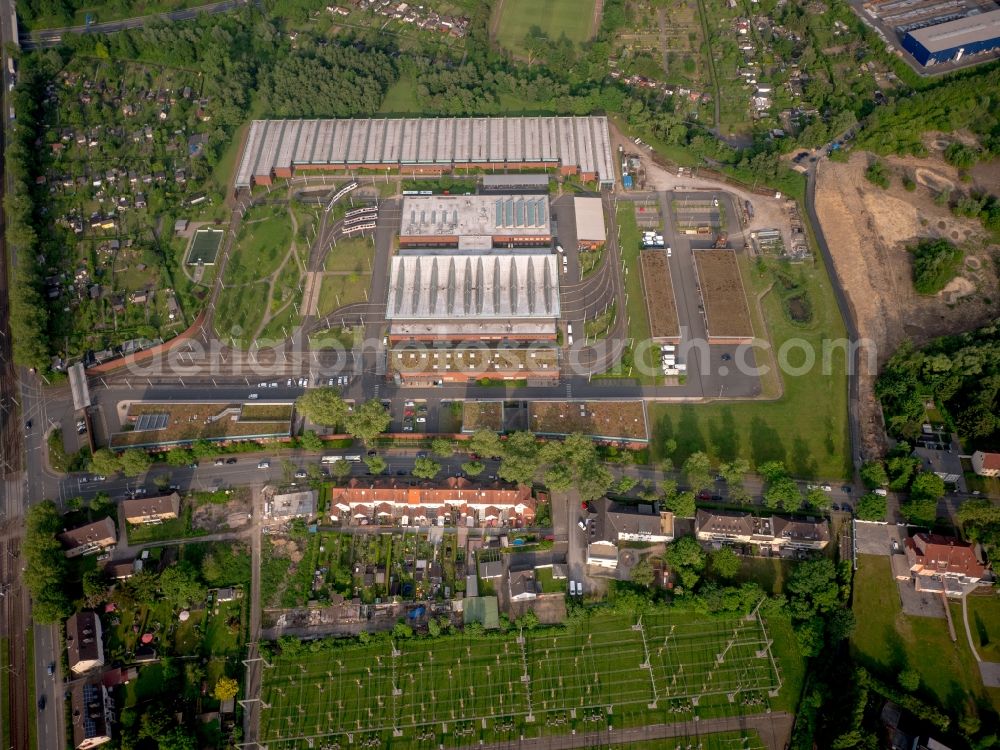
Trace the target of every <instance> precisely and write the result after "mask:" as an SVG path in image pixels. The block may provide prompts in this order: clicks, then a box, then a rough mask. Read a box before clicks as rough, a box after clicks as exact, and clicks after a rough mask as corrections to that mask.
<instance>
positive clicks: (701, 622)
mask: <svg viewBox="0 0 1000 750" xmlns="http://www.w3.org/2000/svg"><path fill="white" fill-rule="evenodd" d="M522 635H523V638H522V637H521V636H522ZM314 648H316V647H313V646H296V647H294V648H293V652H291V653H287V654H281V655H278V656H277V657H275V658H273V659H272V661H271V662H270V664H271V666H270V667H269V668H267V669H265V671H264V689H263V695H262V701H263V703H264V704H265V708H264V709H263V712H262V716H261V734H262V739H263V741H265V742H266V743H267V744H268V746H270V747H272V748H277V747H299V746H306V745H307V744H308V743H307V740H310V739H313V738H326V739H327V740H328V741H335V742H338V743H342V740H341V739H339V738H341V737H346V735H350V737H349V738H347V739H348V741H350V742H352V743H355V744H358V743H360V746H362V747H364V746H367V744H366V743H371V745H372V746H376V745H377V746H380V747H386V746H393V747H409V746H422V745H423V744H424V743H429V744H428V745H427V746H428V747H429V746H431V745H437V744H438V743H445V744H449V745H451V744H466V745H467V744H474V743H475V742H476V741H477V740H483V741H491V740H495V739H497V738H506V737H512V736H517V735H524V736H538V735H539V734H553V733H556V734H558V733H568V732H570V731H571V730H579V731H586V730H588V729H595V728H603V726H604V725H605V724H609V723H613V724H615V725H619V726H626V725H637V724H643V723H649V722H664V721H665V722H673V721H683V720H687V719H690V718H692V717H693V715H698V716H703V717H706V718H707V717H711V716H719V715H732V714H734V713H756V712H758V711H760V710H764V709H765V708H766V706H767V703H768V700H769V698H770V697H772V696H775V695H777V693H778V690H780V687H781V677H780V670H779V667H778V665H777V664H776V662H775V660H774V658H773V656H772V654H771V649H770V642H769V640H768V635H767V632H766V630H765V627H764V625H763V622H762V621H761V620H760V618H759V617H757V616H750V617H724V618H711V619H704V618H701V617H700V616H694V615H686V614H683V613H673V612H670V613H667V612H663V613H657V614H654V615H650V614H647V615H645V616H644V617H643V618H642V619H641V620H639V621H638V622H636V620H635V619H634V618H630V617H625V616H619V615H613V614H610V613H609V614H600V615H596V616H593V617H591V618H590V620H589V621H588V623H587V625H586V627H578V628H573V629H552V630H537V631H530V632H529V631H522V633H518V632H511V633H508V634H504V635H501V634H495V635H493V636H476V635H465V634H462V635H456V636H448V637H443V638H438V639H433V640H432V639H416V640H394V641H388V640H379V641H378V642H377V643H372V644H367V645H359V644H356V643H351V644H346V643H345V644H340V643H326V644H324V645H323V646H322V648H319V649H318V650H313V649H314Z"/></svg>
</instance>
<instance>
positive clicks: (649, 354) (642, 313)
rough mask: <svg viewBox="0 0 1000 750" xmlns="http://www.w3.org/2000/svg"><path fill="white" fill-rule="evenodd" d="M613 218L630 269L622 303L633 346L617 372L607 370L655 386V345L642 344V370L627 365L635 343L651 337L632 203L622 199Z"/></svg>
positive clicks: (636, 225) (629, 362)
mask: <svg viewBox="0 0 1000 750" xmlns="http://www.w3.org/2000/svg"><path fill="white" fill-rule="evenodd" d="M616 221H617V222H618V226H619V227H620V228H621V232H620V239H619V242H618V247H619V250H620V252H621V255H622V259H623V260H624V261H625V267H626V268H628V269H629V271H628V275H627V276H626V277H625V293H626V294H627V295H628V304H627V305H626V306H625V311H626V314H627V315H628V319H629V325H628V335H629V338H630V339H632V341H633V343H632V348H631V350H629V351H627V352H626V354H625V355H624V356H623V357H622V362H621V365H622V368H621V370H622V371H620V372H618V371H612V372H611V373H609V375H610V376H613V377H621V376H629V377H633V378H635V379H636V380H638V381H639V382H640V383H642V384H644V385H655V384H657V383H658V382H659V381H660V380H661V379H662V378H661V377H660V376H657V375H656V374H655V373H656V372H658V370H659V357H658V355H659V349H658V348H657V347H650V346H643V347H642V349H641V350H642V352H643V355H644V356H643V360H644V361H643V363H642V369H643V370H645V371H646V372H645V373H643V372H640V369H639V368H637V367H629V365H630V364H631V363H632V361H633V360H632V358H633V354H632V352H634V351H635V349H636V346H637V345H639V344H643V343H645V342H648V341H649V340H650V333H649V316H648V314H647V313H646V302H645V298H644V297H643V296H642V273H641V272H640V270H639V250H640V244H641V241H640V237H641V234H640V232H639V225H638V224H636V221H635V209H634V207H633V206H632V204H631V203H628V202H623V203H622V205H620V206H619V207H618V212H617V214H616Z"/></svg>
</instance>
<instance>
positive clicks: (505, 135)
mask: <svg viewBox="0 0 1000 750" xmlns="http://www.w3.org/2000/svg"><path fill="white" fill-rule="evenodd" d="M476 163H480V164H486V163H503V164H507V165H509V166H516V165H518V164H551V165H552V166H556V165H560V166H562V167H575V168H577V169H579V171H580V172H585V173H590V174H596V175H597V178H598V180H600V181H601V182H602V183H608V184H614V181H615V169H614V161H613V160H612V157H611V138H610V134H609V132H608V119H607V118H606V117H601V116H588V117H477V118H440V119H427V118H424V119H405V120H399V119H393V120H385V119H358V120H255V121H254V122H253V123H252V124H251V126H250V132H249V134H248V135H247V140H246V144H245V146H244V149H243V154H242V157H241V159H240V165H239V169H238V170H237V173H236V188H237V189H239V188H249V187H250V186H251V185H252V184H253V182H254V179H255V178H257V177H267V178H270V177H271V176H272V174H274V173H275V172H276V171H278V172H281V173H290V171H291V170H292V169H293V168H295V167H330V168H334V169H335V168H345V169H346V168H351V167H366V166H367V167H376V166H377V167H385V166H390V167H391V166H396V167H400V166H407V165H411V166H412V165H421V164H426V165H442V166H452V165H455V164H476Z"/></svg>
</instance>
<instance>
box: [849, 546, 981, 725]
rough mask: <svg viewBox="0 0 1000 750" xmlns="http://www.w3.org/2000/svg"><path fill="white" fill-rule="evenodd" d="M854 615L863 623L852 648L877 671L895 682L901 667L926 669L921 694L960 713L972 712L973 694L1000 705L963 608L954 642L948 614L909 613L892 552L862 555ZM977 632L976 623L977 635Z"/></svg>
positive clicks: (859, 626)
mask: <svg viewBox="0 0 1000 750" xmlns="http://www.w3.org/2000/svg"><path fill="white" fill-rule="evenodd" d="M953 614H955V610H954V609H953ZM854 615H855V617H856V619H857V623H858V624H857V629H856V630H855V632H854V636H853V638H852V639H851V648H852V650H853V652H854V654H855V657H856V658H857V660H858V661H859V663H860V664H861V665H862V666H865V667H867V668H868V669H870V670H871V671H872V672H873V673H874V674H875V675H877V676H879V677H881V678H882V679H885V680H887V681H889V682H891V683H895V682H896V680H895V675H897V674H899V672H901V671H902V670H904V669H907V668H909V669H915V670H916V671H917V672H918V673H919V674H920V683H921V684H920V688H919V689H918V691H917V693H918V695H920V696H921V697H923V698H926V699H929V700H932V701H933V702H935V703H937V704H939V705H941V706H942V707H943V708H944V709H945V710H946V711H948V712H949V713H952V714H956V715H959V716H960V715H962V714H963V713H966V712H967V710H968V706H969V703H970V699H981V700H988V701H992V703H993V705H994V706H998V705H1000V690H998V689H990V690H988V689H987V688H984V687H983V684H982V682H981V680H980V677H979V669H978V667H977V666H976V664H975V661H974V659H973V657H972V653H971V652H970V651H969V646H968V642H967V641H966V638H965V633H964V632H962V631H963V628H962V623H961V619H960V612H959V619H957V620H956V622H955V627H956V629H957V632H958V635H959V638H958V641H957V642H956V643H952V642H951V638H950V637H949V635H948V625H947V623H946V622H945V620H944V619H943V618H941V619H938V618H932V617H910V616H908V615H905V614H903V612H902V608H901V606H900V603H899V596H898V594H897V592H896V582H895V580H894V579H893V577H892V570H891V568H890V565H889V558H888V557H880V556H874V555H862V556H861V557H860V561H859V565H858V572H857V573H856V574H855V576H854ZM975 633H976V631H975V627H974V628H973V637H975Z"/></svg>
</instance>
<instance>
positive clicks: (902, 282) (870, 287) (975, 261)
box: [816, 154, 1000, 454]
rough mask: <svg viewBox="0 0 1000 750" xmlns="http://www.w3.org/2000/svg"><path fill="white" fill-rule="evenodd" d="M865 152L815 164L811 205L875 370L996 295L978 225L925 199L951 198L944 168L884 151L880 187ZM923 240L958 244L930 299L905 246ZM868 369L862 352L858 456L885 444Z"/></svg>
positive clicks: (992, 303)
mask: <svg viewBox="0 0 1000 750" xmlns="http://www.w3.org/2000/svg"><path fill="white" fill-rule="evenodd" d="M868 158H869V157H868V156H867V155H866V154H853V155H852V156H851V159H850V161H849V162H848V163H836V162H830V161H826V160H824V161H823V162H822V163H821V164H820V166H819V171H818V175H817V184H816V211H817V214H818V215H819V220H820V222H821V223H822V225H823V233H824V235H825V236H826V238H827V240H828V242H829V243H830V251H831V253H832V254H833V260H834V266H835V267H836V272H837V276H838V277H839V279H840V283H841V284H842V285H843V287H844V289H845V291H846V293H847V296H848V298H849V299H850V302H851V305H852V306H853V308H854V312H855V315H856V317H857V321H858V331H859V333H860V335H861V337H862V338H865V339H869V340H870V341H871V342H872V343H873V344H874V347H875V352H876V356H877V364H878V365H879V366H881V365H882V364H884V363H885V361H886V360H887V359H888V358H889V357H891V356H892V354H893V352H894V351H895V350H896V349H897V348H898V347H899V345H900V344H901V343H903V342H904V341H905V340H907V339H909V340H911V341H913V342H914V343H915V344H917V345H920V344H923V343H925V342H927V341H929V340H930V339H933V338H935V337H937V336H941V335H944V334H949V333H957V332H960V331H965V330H969V329H971V328H975V327H977V326H980V325H983V324H985V323H986V322H988V321H990V320H993V319H994V318H995V317H996V316H997V314H998V310H1000V305H998V302H1000V293H998V283H997V275H996V265H995V263H994V260H993V257H992V256H993V255H995V254H996V253H997V252H998V248H997V247H996V246H995V245H990V243H989V240H988V238H987V237H986V235H985V233H984V232H983V229H982V226H981V225H980V224H979V222H978V221H976V220H971V219H963V218H959V217H955V216H953V215H952V214H951V212H950V211H949V209H948V208H947V207H942V206H937V205H936V204H935V203H934V197H935V196H936V195H937V194H938V193H939V192H940V191H941V190H943V189H949V190H954V191H955V192H954V193H953V194H955V195H957V194H958V192H960V191H961V190H962V187H963V185H962V183H961V181H960V180H959V176H958V173H957V172H956V170H955V169H954V168H953V167H950V166H949V165H947V164H946V163H945V162H943V161H941V160H939V159H935V158H929V159H914V158H905V159H904V158H895V157H890V158H889V159H887V160H886V166H887V167H888V169H889V171H890V173H891V174H892V185H891V186H890V188H889V189H888V190H882V189H881V188H879V187H876V186H875V185H873V184H871V183H870V182H868V181H867V180H866V179H865V176H864V172H865V169H866V167H867V165H868ZM994 166H995V165H994ZM903 174H906V175H909V176H910V178H911V179H913V180H914V181H915V182H916V183H917V189H916V190H915V191H914V192H912V193H911V192H908V191H907V190H905V189H904V188H903V186H902V176H903ZM924 237H946V238H948V239H949V240H951V241H953V242H955V243H956V244H960V245H963V246H964V247H965V250H966V263H965V267H964V268H963V270H962V271H961V273H960V276H959V278H956V279H955V280H954V281H953V282H952V283H951V284H949V285H948V287H947V288H946V289H945V290H944V291H942V292H941V293H940V294H938V295H936V296H933V297H923V296H920V295H918V294H917V293H916V292H915V291H914V290H913V283H912V280H911V279H912V277H911V260H910V254H909V253H908V252H907V251H906V246H907V245H909V244H912V243H913V242H915V241H916V240H918V239H920V238H924ZM875 375H876V373H875V372H871V371H869V369H868V368H867V367H866V366H865V357H864V356H862V372H861V376H860V381H859V382H860V386H861V415H860V416H861V424H862V433H863V434H862V440H863V441H864V447H865V452H866V454H868V453H871V452H877V451H879V450H880V448H881V447H882V443H883V442H884V431H883V425H882V421H881V413H880V411H879V409H878V408H877V405H876V403H875V399H874V395H873V391H872V386H873V382H874V378H875Z"/></svg>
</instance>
